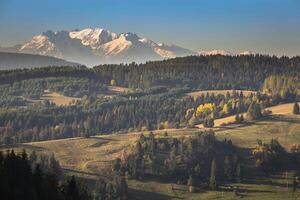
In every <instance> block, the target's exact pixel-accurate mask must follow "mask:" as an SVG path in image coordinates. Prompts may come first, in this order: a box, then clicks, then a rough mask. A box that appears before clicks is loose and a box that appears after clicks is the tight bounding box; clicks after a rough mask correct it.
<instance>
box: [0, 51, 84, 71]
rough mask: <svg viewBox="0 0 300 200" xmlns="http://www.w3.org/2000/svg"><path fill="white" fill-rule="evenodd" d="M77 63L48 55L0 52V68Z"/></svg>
mask: <svg viewBox="0 0 300 200" xmlns="http://www.w3.org/2000/svg"><path fill="white" fill-rule="evenodd" d="M78 65H80V64H77V63H73V62H68V61H66V60H63V59H59V58H54V57H50V56H41V55H31V54H22V53H7V52H0V70H6V69H23V68H35V67H47V66H78Z"/></svg>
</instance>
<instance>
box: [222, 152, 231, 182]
mask: <svg viewBox="0 0 300 200" xmlns="http://www.w3.org/2000/svg"><path fill="white" fill-rule="evenodd" d="M224 176H225V180H226V181H231V180H232V162H231V160H230V158H229V156H225V160H224Z"/></svg>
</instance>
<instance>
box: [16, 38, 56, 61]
mask: <svg viewBox="0 0 300 200" xmlns="http://www.w3.org/2000/svg"><path fill="white" fill-rule="evenodd" d="M19 52H23V53H33V54H40V55H51V56H54V57H60V58H62V55H61V53H60V52H59V50H58V49H57V48H56V46H55V44H53V43H52V42H51V41H50V40H49V38H48V37H47V36H46V35H43V34H41V35H36V36H34V37H33V38H32V40H31V41H29V42H28V43H25V44H24V45H22V46H21V48H20V49H19Z"/></svg>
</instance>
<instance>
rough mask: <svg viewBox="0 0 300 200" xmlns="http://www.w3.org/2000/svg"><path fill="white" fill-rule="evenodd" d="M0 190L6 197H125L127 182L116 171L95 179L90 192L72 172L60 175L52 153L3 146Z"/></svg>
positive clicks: (101, 199)
mask: <svg viewBox="0 0 300 200" xmlns="http://www.w3.org/2000/svg"><path fill="white" fill-rule="evenodd" d="M0 194H1V199H10V200H19V199H24V200H48V199H49V200H92V199H97V200H115V199H120V200H125V199H128V186H127V183H126V180H125V178H124V177H123V176H120V175H119V174H116V175H115V176H114V178H113V180H111V181H104V180H103V179H99V181H97V183H96V186H95V188H94V189H93V192H92V190H90V189H88V188H87V187H86V185H85V184H84V183H81V182H80V181H78V180H77V179H76V178H75V177H74V176H71V177H64V176H63V174H62V171H61V168H60V165H59V162H58V161H57V160H56V159H55V158H54V156H53V155H52V156H46V155H38V154H36V153H35V152H34V151H33V152H32V153H31V154H30V155H28V154H27V153H26V151H25V150H23V151H22V152H20V153H15V151H14V150H11V151H10V150H7V151H6V152H5V153H2V152H0Z"/></svg>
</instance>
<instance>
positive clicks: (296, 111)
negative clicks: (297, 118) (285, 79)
mask: <svg viewBox="0 0 300 200" xmlns="http://www.w3.org/2000/svg"><path fill="white" fill-rule="evenodd" d="M293 114H295V115H299V114H300V108H299V104H298V103H297V102H295V104H294V107H293Z"/></svg>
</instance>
